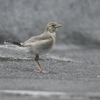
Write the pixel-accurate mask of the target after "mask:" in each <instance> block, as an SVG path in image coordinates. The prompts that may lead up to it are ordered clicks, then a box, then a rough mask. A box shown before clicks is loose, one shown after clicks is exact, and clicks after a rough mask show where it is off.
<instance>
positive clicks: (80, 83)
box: [0, 45, 100, 100]
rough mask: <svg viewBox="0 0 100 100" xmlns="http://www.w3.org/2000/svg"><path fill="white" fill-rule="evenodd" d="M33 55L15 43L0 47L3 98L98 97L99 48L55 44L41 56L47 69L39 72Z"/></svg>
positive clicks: (78, 99)
mask: <svg viewBox="0 0 100 100" xmlns="http://www.w3.org/2000/svg"><path fill="white" fill-rule="evenodd" d="M33 57H34V56H33V55H30V54H26V53H24V52H23V51H20V50H19V48H18V47H16V46H15V47H14V46H4V45H1V46H0V100H33V99H34V100H47V99H48V100H99V99H100V50H99V49H93V48H83V47H78V46H61V45H60V46H56V47H55V48H54V49H53V50H52V51H51V52H50V53H48V54H46V55H43V56H40V58H41V59H40V63H41V65H42V66H43V69H44V70H49V71H51V73H49V74H43V73H36V72H35V71H34V70H36V69H37V67H36V65H35V63H34V62H33Z"/></svg>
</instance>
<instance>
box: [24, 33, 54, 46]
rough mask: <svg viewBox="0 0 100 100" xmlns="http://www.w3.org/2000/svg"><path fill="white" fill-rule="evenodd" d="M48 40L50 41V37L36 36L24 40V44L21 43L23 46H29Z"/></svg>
mask: <svg viewBox="0 0 100 100" xmlns="http://www.w3.org/2000/svg"><path fill="white" fill-rule="evenodd" d="M49 39H52V38H51V36H49V35H47V34H46V35H45V34H41V35H38V36H33V37H31V38H30V39H28V40H26V41H25V42H24V43H22V45H23V46H31V45H33V43H34V44H35V43H38V42H43V41H48V40H49Z"/></svg>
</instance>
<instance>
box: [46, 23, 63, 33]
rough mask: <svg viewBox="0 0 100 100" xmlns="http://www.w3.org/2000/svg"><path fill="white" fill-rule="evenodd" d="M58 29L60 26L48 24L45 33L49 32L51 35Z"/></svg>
mask: <svg viewBox="0 0 100 100" xmlns="http://www.w3.org/2000/svg"><path fill="white" fill-rule="evenodd" d="M59 27H62V26H61V25H59V24H57V23H55V22H50V23H48V24H47V26H46V31H49V32H51V33H53V32H55V31H56V30H57V29H58V28H59Z"/></svg>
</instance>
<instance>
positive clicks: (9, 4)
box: [0, 0, 100, 48]
mask: <svg viewBox="0 0 100 100" xmlns="http://www.w3.org/2000/svg"><path fill="white" fill-rule="evenodd" d="M53 21H54V22H57V23H59V24H61V25H63V27H62V28H60V29H58V31H57V44H65V45H70V44H72V45H74V44H75V45H79V46H87V47H97V48H99V45H100V0H0V43H1V44H3V41H4V40H8V39H10V40H14V41H20V42H23V41H25V40H27V39H28V38H30V37H31V36H33V35H39V34H41V33H42V32H44V29H45V26H46V25H47V23H49V22H53Z"/></svg>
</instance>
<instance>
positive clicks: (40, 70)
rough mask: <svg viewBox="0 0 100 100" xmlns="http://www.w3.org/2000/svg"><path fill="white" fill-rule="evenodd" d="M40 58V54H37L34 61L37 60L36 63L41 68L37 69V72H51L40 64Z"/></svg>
mask: <svg viewBox="0 0 100 100" xmlns="http://www.w3.org/2000/svg"><path fill="white" fill-rule="evenodd" d="M38 59H39V56H38V55H36V57H35V59H34V61H35V63H36V64H37V67H38V69H39V70H37V71H36V72H40V73H50V72H49V71H44V70H43V69H42V67H41V65H40V64H39V62H38Z"/></svg>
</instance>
